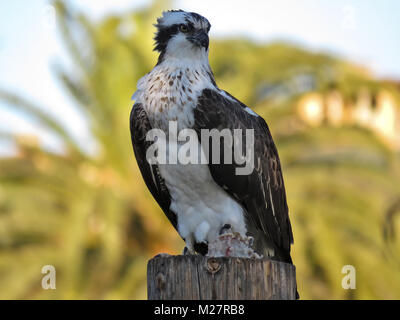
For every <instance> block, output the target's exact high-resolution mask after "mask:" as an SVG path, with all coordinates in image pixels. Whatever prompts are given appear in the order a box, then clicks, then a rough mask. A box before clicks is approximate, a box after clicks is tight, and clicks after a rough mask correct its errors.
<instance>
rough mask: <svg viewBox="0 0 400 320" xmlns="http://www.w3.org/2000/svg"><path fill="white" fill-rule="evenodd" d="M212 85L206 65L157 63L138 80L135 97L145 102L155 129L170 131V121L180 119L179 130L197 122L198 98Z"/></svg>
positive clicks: (143, 103)
mask: <svg viewBox="0 0 400 320" xmlns="http://www.w3.org/2000/svg"><path fill="white" fill-rule="evenodd" d="M210 85H211V82H210V78H209V76H208V74H207V69H206V68H205V67H201V66H199V67H197V68H189V67H185V66H184V65H183V66H180V67H174V66H163V65H160V66H157V67H155V68H154V69H153V70H152V71H151V72H150V73H149V74H147V75H146V76H145V77H143V78H142V79H141V80H139V84H138V91H137V92H136V93H135V97H134V98H135V100H136V101H137V102H140V103H142V105H143V106H144V109H145V110H146V113H147V115H148V117H149V120H150V122H151V123H152V126H153V128H158V129H162V130H164V131H166V132H167V130H165V129H167V126H168V122H169V121H177V123H178V130H182V129H184V128H191V127H192V126H193V124H194V117H193V109H194V108H195V107H196V104H197V98H198V96H199V95H200V94H201V92H202V91H203V89H205V88H209V87H210Z"/></svg>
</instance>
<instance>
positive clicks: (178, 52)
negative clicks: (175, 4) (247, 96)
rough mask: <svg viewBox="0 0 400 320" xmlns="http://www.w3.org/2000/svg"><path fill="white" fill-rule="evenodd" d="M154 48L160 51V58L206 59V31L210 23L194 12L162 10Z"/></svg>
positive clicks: (157, 25)
mask: <svg viewBox="0 0 400 320" xmlns="http://www.w3.org/2000/svg"><path fill="white" fill-rule="evenodd" d="M155 26H156V28H157V32H156V36H155V38H154V39H155V41H156V44H155V45H156V46H155V48H154V50H156V51H158V52H160V58H159V62H160V60H163V59H165V58H173V59H174V58H175V59H191V60H192V59H196V58H200V59H202V58H207V59H208V44H209V39H208V32H209V31H210V28H211V24H210V22H208V20H207V19H206V18H204V17H203V16H201V15H199V14H197V13H194V12H185V11H182V10H172V11H165V12H163V15H162V17H160V18H158V19H157V24H156V25H155Z"/></svg>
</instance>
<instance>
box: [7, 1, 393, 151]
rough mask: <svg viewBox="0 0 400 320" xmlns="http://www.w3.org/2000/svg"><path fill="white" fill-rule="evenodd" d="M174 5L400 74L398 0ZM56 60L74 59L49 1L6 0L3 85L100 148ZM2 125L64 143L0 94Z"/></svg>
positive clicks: (111, 8) (99, 12)
mask: <svg viewBox="0 0 400 320" xmlns="http://www.w3.org/2000/svg"><path fill="white" fill-rule="evenodd" d="M70 2H71V3H72V4H73V5H74V6H75V7H76V8H78V9H80V10H82V11H83V12H84V13H86V14H87V15H89V17H90V18H91V19H95V20H96V19H102V18H103V17H105V16H106V15H108V14H110V13H123V12H126V11H127V10H131V9H135V8H138V7H140V6H144V5H146V4H148V3H149V0H70ZM174 8H175V9H178V8H180V9H184V10H187V11H195V12H198V13H200V14H202V15H204V16H206V17H207V18H208V20H209V21H210V22H211V24H212V29H211V37H213V36H214V37H223V36H238V35H243V36H246V37H250V38H252V39H254V40H256V41H260V42H268V41H273V40H278V39H279V40H282V39H283V40H287V41H291V42H294V43H297V44H299V45H302V46H305V47H307V48H310V49H313V50H319V51H326V52H332V53H334V54H337V55H340V56H342V57H344V58H346V59H348V60H350V61H354V62H356V63H359V64H362V65H365V66H366V67H367V68H369V69H371V70H372V71H373V72H374V73H375V74H376V75H377V76H378V77H382V78H396V79H400V61H399V57H400V40H399V39H400V36H399V31H400V19H399V17H400V1H398V0H381V1H376V0H335V1H329V0H301V1H296V0H259V1H256V0H248V1H243V0H218V1H216V0H202V1H198V0H177V1H175V5H174ZM210 54H212V53H210ZM56 62H57V63H60V62H61V63H63V62H64V63H68V57H67V56H66V53H65V50H64V48H63V46H62V43H61V41H60V38H59V35H58V33H57V29H56V28H55V23H54V11H53V7H52V6H51V2H50V1H47V0H13V1H1V2H0V88H3V89H8V90H12V91H14V92H16V93H19V94H21V95H23V96H24V97H28V98H29V99H30V100H31V101H33V102H35V103H37V104H38V105H40V106H42V107H43V108H44V109H45V110H46V111H47V112H49V113H50V114H51V115H53V116H55V117H57V118H60V119H62V121H63V124H64V125H65V126H66V127H67V128H68V129H69V130H70V131H71V132H72V135H73V136H74V137H75V139H76V140H77V141H79V142H80V144H81V145H82V146H85V148H86V149H87V150H88V151H89V152H94V151H95V145H94V143H93V141H92V139H91V137H90V133H89V131H88V128H87V125H86V122H85V119H84V117H83V116H82V115H81V114H79V112H78V111H77V109H76V108H74V103H73V101H71V100H70V99H69V97H68V96H67V95H66V94H65V92H64V91H63V89H62V88H61V86H60V84H59V83H58V82H57V81H56V78H55V77H54V76H53V74H52V72H51V66H52V65H54V63H56ZM133 91H135V88H132V92H133ZM1 131H10V132H19V133H25V134H32V133H34V134H37V135H39V136H40V137H41V142H42V143H43V144H44V146H45V147H46V148H49V149H52V150H55V151H57V150H61V149H60V143H59V142H58V141H57V140H56V139H55V138H54V137H52V136H50V135H49V134H47V133H46V132H45V131H44V130H43V129H42V128H40V126H38V125H35V124H33V123H32V121H29V119H27V118H26V117H24V116H22V115H20V114H18V113H16V112H15V111H14V110H12V107H11V106H8V105H5V104H4V103H1V102H0V132H1ZM12 151H13V147H12V145H9V144H6V143H4V142H2V141H1V140H0V154H4V153H10V152H12Z"/></svg>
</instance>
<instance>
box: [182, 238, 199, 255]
mask: <svg viewBox="0 0 400 320" xmlns="http://www.w3.org/2000/svg"><path fill="white" fill-rule="evenodd" d="M185 244H186V246H185V248H183V255H184V256H186V255H195V254H196V251H195V250H194V246H193V240H192V239H191V238H189V237H188V238H186V239H185Z"/></svg>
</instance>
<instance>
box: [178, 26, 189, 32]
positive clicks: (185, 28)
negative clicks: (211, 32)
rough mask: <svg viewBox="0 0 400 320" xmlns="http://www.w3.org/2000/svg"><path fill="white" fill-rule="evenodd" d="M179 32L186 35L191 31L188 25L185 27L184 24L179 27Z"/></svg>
mask: <svg viewBox="0 0 400 320" xmlns="http://www.w3.org/2000/svg"><path fill="white" fill-rule="evenodd" d="M179 30H180V31H181V32H183V33H186V32H188V31H189V29H188V27H187V26H186V25H184V24H181V25H180V26H179Z"/></svg>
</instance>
